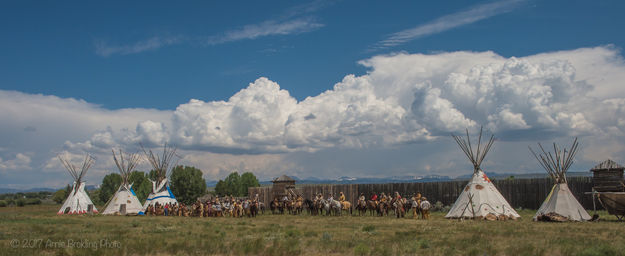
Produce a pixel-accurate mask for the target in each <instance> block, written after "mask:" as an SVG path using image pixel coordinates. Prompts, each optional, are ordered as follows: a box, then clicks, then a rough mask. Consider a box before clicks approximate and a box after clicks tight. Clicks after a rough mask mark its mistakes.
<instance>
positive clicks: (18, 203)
mask: <svg viewBox="0 0 625 256" xmlns="http://www.w3.org/2000/svg"><path fill="white" fill-rule="evenodd" d="M15 205H17V206H19V207H24V205H26V200H24V199H18V200H17V201H15Z"/></svg>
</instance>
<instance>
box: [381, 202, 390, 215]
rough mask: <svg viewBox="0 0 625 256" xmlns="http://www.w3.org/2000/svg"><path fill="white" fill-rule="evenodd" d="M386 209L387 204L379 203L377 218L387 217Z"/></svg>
mask: <svg viewBox="0 0 625 256" xmlns="http://www.w3.org/2000/svg"><path fill="white" fill-rule="evenodd" d="M388 208H389V206H388V203H387V202H379V203H378V216H387V215H388Z"/></svg>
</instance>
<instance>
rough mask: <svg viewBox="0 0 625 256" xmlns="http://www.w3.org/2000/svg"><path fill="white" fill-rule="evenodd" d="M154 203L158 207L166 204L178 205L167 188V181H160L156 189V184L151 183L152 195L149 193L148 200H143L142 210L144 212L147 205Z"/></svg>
mask: <svg viewBox="0 0 625 256" xmlns="http://www.w3.org/2000/svg"><path fill="white" fill-rule="evenodd" d="M156 203H158V204H160V205H164V204H168V203H172V204H175V203H178V201H177V200H176V197H175V196H174V194H173V193H172V192H171V189H170V188H169V181H167V179H164V180H163V181H161V184H160V186H159V187H156V182H155V181H152V193H150V195H148V198H147V199H146V200H145V203H144V204H143V210H144V211H145V210H146V209H147V208H148V206H149V205H154V204H156Z"/></svg>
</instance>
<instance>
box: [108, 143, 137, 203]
mask: <svg viewBox="0 0 625 256" xmlns="http://www.w3.org/2000/svg"><path fill="white" fill-rule="evenodd" d="M113 160H115V164H116V165H117V169H118V170H119V173H120V175H121V177H122V183H121V184H120V186H119V188H118V189H117V192H116V193H115V195H113V198H111V200H109V202H108V204H107V206H106V208H105V209H104V211H103V212H102V214H107V215H108V214H119V215H134V214H138V213H139V212H141V211H143V206H142V205H141V202H139V199H138V198H137V195H136V194H135V191H134V190H132V184H128V183H129V181H128V178H129V177H130V174H131V173H132V171H133V170H134V169H135V167H136V165H137V164H138V162H139V156H138V155H137V154H125V155H124V153H123V152H122V151H121V150H120V151H119V155H116V154H115V151H113Z"/></svg>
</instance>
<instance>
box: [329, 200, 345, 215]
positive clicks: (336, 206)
mask: <svg viewBox="0 0 625 256" xmlns="http://www.w3.org/2000/svg"><path fill="white" fill-rule="evenodd" d="M328 204H329V207H330V210H332V211H333V212H334V215H341V213H342V209H343V207H342V205H341V202H340V201H337V200H334V199H332V198H331V199H330V200H328Z"/></svg>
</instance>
